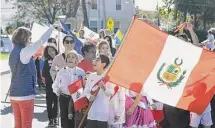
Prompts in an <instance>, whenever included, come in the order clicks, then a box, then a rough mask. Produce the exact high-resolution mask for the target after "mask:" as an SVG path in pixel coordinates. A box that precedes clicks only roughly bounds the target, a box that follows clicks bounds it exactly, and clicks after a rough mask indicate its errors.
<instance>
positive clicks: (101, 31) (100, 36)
mask: <svg viewBox="0 0 215 128" xmlns="http://www.w3.org/2000/svg"><path fill="white" fill-rule="evenodd" d="M101 34H102V35H101ZM102 36H103V37H104V36H105V31H104V30H102V29H101V30H100V32H99V38H103V37H102Z"/></svg>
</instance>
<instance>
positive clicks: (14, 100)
mask: <svg viewBox="0 0 215 128" xmlns="http://www.w3.org/2000/svg"><path fill="white" fill-rule="evenodd" d="M52 30H53V28H52V27H51V28H49V29H48V30H47V31H46V32H45V33H44V35H43V36H42V37H41V38H40V39H39V40H38V41H37V42H35V43H33V44H31V41H30V39H31V32H30V31H29V30H28V29H27V28H24V27H20V28H18V29H16V30H15V32H14V34H13V36H12V42H13V44H14V49H13V50H12V52H11V54H10V57H9V66H10V69H11V73H12V78H11V85H10V100H11V104H12V108H13V112H14V117H15V128H31V127H32V119H33V112H34V99H35V94H36V92H35V85H36V68H35V64H34V60H33V55H34V54H35V53H36V52H37V50H38V49H39V48H40V47H41V46H42V45H43V44H44V43H45V42H46V41H47V40H48V38H49V37H50V36H51V33H52Z"/></svg>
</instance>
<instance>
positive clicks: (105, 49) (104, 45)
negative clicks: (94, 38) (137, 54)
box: [97, 40, 113, 60]
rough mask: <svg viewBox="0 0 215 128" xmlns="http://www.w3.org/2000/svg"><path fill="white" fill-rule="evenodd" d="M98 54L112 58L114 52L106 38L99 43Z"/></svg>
mask: <svg viewBox="0 0 215 128" xmlns="http://www.w3.org/2000/svg"><path fill="white" fill-rule="evenodd" d="M97 49H98V54H103V55H106V56H108V57H109V59H110V60H112V58H113V57H112V54H111V49H110V46H109V44H108V42H107V41H106V40H101V41H100V42H99V44H98V45H97Z"/></svg>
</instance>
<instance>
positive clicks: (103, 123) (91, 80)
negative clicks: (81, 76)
mask: <svg viewBox="0 0 215 128" xmlns="http://www.w3.org/2000/svg"><path fill="white" fill-rule="evenodd" d="M109 63H110V61H109V58H108V57H107V56H105V55H99V56H98V57H97V58H96V59H95V60H94V61H93V67H94V70H95V71H96V73H92V74H90V75H89V76H88V79H87V82H86V87H85V89H84V93H85V95H86V97H87V99H89V101H91V102H93V103H92V106H91V108H90V110H89V113H88V117H87V119H88V125H87V128H107V121H108V118H109V103H110V97H111V96H112V95H113V94H114V86H113V84H111V83H110V82H107V83H106V84H105V85H104V83H103V82H100V83H99V84H98V86H94V85H95V84H96V83H97V82H98V81H99V80H101V79H102V74H103V73H104V70H105V69H106V68H107V67H108V65H109ZM98 87H99V89H100V90H99V92H98V94H97V95H93V94H92V93H91V92H92V91H96V88H97V89H98Z"/></svg>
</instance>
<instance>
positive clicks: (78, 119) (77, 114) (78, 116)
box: [75, 112, 87, 128]
mask: <svg viewBox="0 0 215 128" xmlns="http://www.w3.org/2000/svg"><path fill="white" fill-rule="evenodd" d="M83 116H84V113H82V112H75V126H76V128H78V126H79V124H80V123H81V119H82V118H83ZM86 125H87V119H85V120H84V122H83V124H82V126H81V128H85V127H86Z"/></svg>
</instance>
